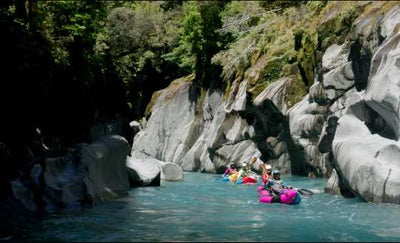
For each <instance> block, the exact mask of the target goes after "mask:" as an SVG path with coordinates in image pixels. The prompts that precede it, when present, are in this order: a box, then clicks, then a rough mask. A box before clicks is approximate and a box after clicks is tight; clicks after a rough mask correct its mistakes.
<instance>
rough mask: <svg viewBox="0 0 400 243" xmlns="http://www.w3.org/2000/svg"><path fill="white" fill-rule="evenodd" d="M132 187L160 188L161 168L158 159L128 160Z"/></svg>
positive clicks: (127, 164)
mask: <svg viewBox="0 0 400 243" xmlns="http://www.w3.org/2000/svg"><path fill="white" fill-rule="evenodd" d="M126 166H127V167H128V176H129V184H130V186H160V179H161V176H160V175H161V168H160V165H159V163H158V160H156V159H132V158H128V159H127V160H126Z"/></svg>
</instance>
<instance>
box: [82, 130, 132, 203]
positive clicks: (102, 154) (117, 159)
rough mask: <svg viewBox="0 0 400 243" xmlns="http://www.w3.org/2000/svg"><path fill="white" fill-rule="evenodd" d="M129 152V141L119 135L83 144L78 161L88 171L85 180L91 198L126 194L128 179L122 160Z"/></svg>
mask: <svg viewBox="0 0 400 243" xmlns="http://www.w3.org/2000/svg"><path fill="white" fill-rule="evenodd" d="M129 152H130V146H129V143H128V141H126V139H125V138H123V137H121V136H118V135H112V136H106V137H102V138H100V139H99V140H97V141H96V142H94V143H91V144H89V145H87V146H85V147H83V149H82V151H81V163H82V165H83V166H84V167H85V168H87V170H88V174H89V177H85V178H84V182H85V185H86V189H87V191H88V193H89V194H90V195H91V196H92V197H93V198H99V199H100V200H106V199H108V198H115V197H118V196H124V195H127V194H128V189H129V181H128V174H127V171H126V167H125V163H126V157H127V156H128V155H129Z"/></svg>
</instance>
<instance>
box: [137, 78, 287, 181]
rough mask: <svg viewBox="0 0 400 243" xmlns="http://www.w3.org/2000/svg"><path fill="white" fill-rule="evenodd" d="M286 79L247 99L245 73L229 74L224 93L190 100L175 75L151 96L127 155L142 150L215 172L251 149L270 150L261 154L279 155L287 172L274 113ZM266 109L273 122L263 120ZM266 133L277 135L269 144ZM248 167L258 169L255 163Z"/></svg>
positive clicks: (187, 168) (192, 168) (259, 152)
mask: <svg viewBox="0 0 400 243" xmlns="http://www.w3.org/2000/svg"><path fill="white" fill-rule="evenodd" d="M287 82H288V78H286V79H282V80H281V81H279V82H278V85H275V84H273V85H271V86H269V87H267V89H266V90H264V91H263V92H262V94H261V95H259V97H257V98H256V101H255V102H254V104H253V103H252V104H249V103H248V97H247V89H248V87H247V86H248V85H250V84H249V82H248V81H247V79H244V80H242V81H240V80H239V79H237V80H235V81H234V82H233V83H232V87H231V88H230V90H229V93H228V96H227V98H226V99H225V98H224V97H223V95H222V93H221V92H218V91H214V92H210V91H208V92H207V93H206V94H205V95H204V98H200V99H199V100H197V101H196V102H193V101H191V100H190V99H189V98H190V90H191V88H190V85H191V82H185V81H183V79H181V80H176V81H174V82H173V83H172V84H171V85H170V86H169V87H168V88H166V89H164V90H162V91H159V92H157V94H156V96H154V97H153V98H156V100H154V101H152V103H154V106H153V109H152V113H151V116H150V118H149V120H148V122H147V125H146V127H145V128H144V129H143V130H142V131H141V132H139V133H138V134H137V135H136V136H135V138H134V142H133V146H132V157H135V154H138V153H142V154H145V155H147V156H149V157H152V158H155V159H158V160H160V161H168V162H172V163H174V164H176V165H179V166H180V167H181V168H182V169H183V170H184V171H202V172H207V173H217V172H220V171H221V170H223V169H224V168H226V166H227V165H228V164H230V163H235V164H236V165H237V166H241V165H242V164H243V163H249V162H250V159H251V157H252V156H254V155H255V156H262V155H263V154H264V155H265V156H266V155H268V154H271V155H272V156H273V157H271V158H267V159H275V160H277V161H278V159H279V161H280V162H279V163H280V165H281V167H282V168H283V167H285V168H286V169H285V171H289V172H290V168H291V166H290V159H289V154H288V153H287V148H286V144H285V143H284V141H283V140H282V136H280V135H279V136H278V133H279V131H281V128H280V127H279V126H280V124H279V119H277V118H276V115H277V114H278V113H279V114H280V115H281V113H280V110H279V109H283V110H285V109H286V107H287V105H286V103H282V102H283V101H284V97H285V95H286V94H285V92H286V90H287V89H286V86H287V85H288V84H287ZM266 115H267V116H268V115H269V116H271V117H274V119H276V120H278V122H276V124H274V123H270V124H268V122H269V121H268V120H272V119H271V118H269V117H266ZM281 116H282V115H281ZM281 119H282V120H283V116H282V118H281ZM249 122H250V123H249ZM280 122H282V121H280ZM271 135H273V136H275V137H276V138H277V141H278V142H277V143H275V144H274V146H270V145H269V144H268V143H267V142H266V141H265V140H266V138H267V137H269V136H271ZM278 137H279V138H278ZM282 154H285V155H283V156H282ZM277 164H278V162H277ZM253 167H254V169H255V170H259V166H257V165H254V166H253Z"/></svg>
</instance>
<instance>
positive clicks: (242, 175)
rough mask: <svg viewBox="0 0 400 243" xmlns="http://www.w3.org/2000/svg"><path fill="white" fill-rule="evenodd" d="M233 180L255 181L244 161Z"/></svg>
mask: <svg viewBox="0 0 400 243" xmlns="http://www.w3.org/2000/svg"><path fill="white" fill-rule="evenodd" d="M234 182H235V183H237V184H242V183H243V184H247V183H256V182H257V179H256V178H254V177H253V176H251V170H250V168H249V166H247V164H246V163H243V165H242V168H241V169H240V170H239V173H238V174H237V177H236V180H235V181H234Z"/></svg>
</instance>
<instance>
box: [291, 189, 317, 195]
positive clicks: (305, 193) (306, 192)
mask: <svg viewBox="0 0 400 243" xmlns="http://www.w3.org/2000/svg"><path fill="white" fill-rule="evenodd" d="M293 189H295V190H296V191H298V192H299V193H300V194H301V195H303V196H308V197H311V196H312V195H314V192H312V191H310V190H308V189H304V188H293Z"/></svg>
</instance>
